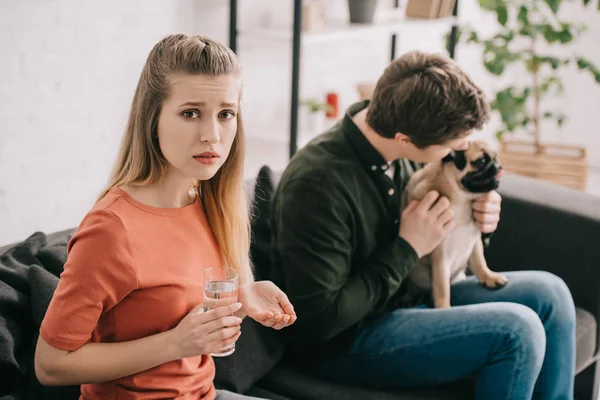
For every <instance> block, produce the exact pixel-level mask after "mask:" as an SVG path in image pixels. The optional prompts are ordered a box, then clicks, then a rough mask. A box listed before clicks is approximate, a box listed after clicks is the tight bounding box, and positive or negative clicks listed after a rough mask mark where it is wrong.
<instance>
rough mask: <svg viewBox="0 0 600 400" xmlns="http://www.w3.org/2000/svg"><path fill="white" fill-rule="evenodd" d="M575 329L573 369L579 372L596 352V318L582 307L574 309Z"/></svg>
mask: <svg viewBox="0 0 600 400" xmlns="http://www.w3.org/2000/svg"><path fill="white" fill-rule="evenodd" d="M575 318H576V331H575V343H576V347H577V353H576V361H575V371H576V373H580V372H581V371H583V370H584V369H585V368H586V367H587V366H588V365H589V364H590V362H591V360H592V358H593V357H594V355H595V354H596V332H597V321H596V318H594V316H593V315H592V314H591V313H590V312H589V311H586V310H584V309H582V308H579V307H577V308H576V309H575Z"/></svg>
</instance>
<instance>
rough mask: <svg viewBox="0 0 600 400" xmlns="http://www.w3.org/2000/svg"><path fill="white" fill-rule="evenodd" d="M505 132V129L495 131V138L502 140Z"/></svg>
mask: <svg viewBox="0 0 600 400" xmlns="http://www.w3.org/2000/svg"><path fill="white" fill-rule="evenodd" d="M505 133H506V131H502V130H500V131H497V132H496V139H498V140H499V141H500V140H502V137H503V136H504V134H505Z"/></svg>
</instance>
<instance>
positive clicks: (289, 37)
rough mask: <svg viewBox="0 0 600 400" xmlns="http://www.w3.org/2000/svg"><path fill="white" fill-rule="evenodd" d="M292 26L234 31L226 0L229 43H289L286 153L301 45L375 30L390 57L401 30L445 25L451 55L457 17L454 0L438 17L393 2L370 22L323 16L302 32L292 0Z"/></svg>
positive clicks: (294, 139)
mask: <svg viewBox="0 0 600 400" xmlns="http://www.w3.org/2000/svg"><path fill="white" fill-rule="evenodd" d="M293 3H294V9H293V23H292V26H291V27H290V26H283V27H278V26H267V27H261V28H256V29H254V28H251V29H245V30H242V31H238V28H237V0H230V24H229V32H230V47H231V48H232V49H234V51H235V50H236V48H237V39H238V36H239V38H241V40H242V41H243V42H244V47H253V46H254V45H258V46H263V45H264V44H265V42H269V41H274V42H286V43H290V44H291V45H292V85H291V86H292V88H291V110H290V135H289V150H290V151H289V155H290V157H291V156H292V155H293V154H294V153H295V152H296V150H297V144H298V139H299V138H298V133H299V132H298V109H299V80H300V53H301V48H303V47H305V46H309V45H311V44H315V43H323V42H331V41H335V40H351V39H352V38H360V37H364V36H365V35H367V34H368V35H369V36H371V35H372V34H379V35H380V36H381V37H385V36H387V37H390V38H391V41H390V42H391V51H390V54H391V57H390V58H391V59H394V58H395V57H396V47H397V46H396V40H397V37H398V36H399V35H400V34H402V32H403V31H405V32H406V31H411V32H414V31H418V30H423V31H427V30H428V29H441V28H444V29H447V30H448V31H449V32H450V42H449V49H450V56H451V57H453V56H454V48H455V45H456V38H457V32H458V24H459V22H460V21H459V19H458V18H457V14H458V13H457V11H458V3H459V0H456V2H455V6H454V10H453V12H452V15H453V16H451V17H446V18H438V19H418V18H407V17H406V16H405V12H406V10H405V8H403V7H398V5H399V0H395V6H394V7H391V8H387V7H386V8H385V9H383V10H381V9H380V10H379V12H376V15H375V19H374V21H373V23H372V24H351V23H350V22H349V21H348V19H345V20H335V19H333V18H331V17H328V18H327V25H326V27H325V28H323V30H321V31H317V32H302V29H301V24H302V0H294V1H293Z"/></svg>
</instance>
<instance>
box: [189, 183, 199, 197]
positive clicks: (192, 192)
mask: <svg viewBox="0 0 600 400" xmlns="http://www.w3.org/2000/svg"><path fill="white" fill-rule="evenodd" d="M188 195H189V196H190V198H192V199H195V198H196V196H197V195H198V190H197V189H196V186H194V185H192V186H190V188H189V189H188Z"/></svg>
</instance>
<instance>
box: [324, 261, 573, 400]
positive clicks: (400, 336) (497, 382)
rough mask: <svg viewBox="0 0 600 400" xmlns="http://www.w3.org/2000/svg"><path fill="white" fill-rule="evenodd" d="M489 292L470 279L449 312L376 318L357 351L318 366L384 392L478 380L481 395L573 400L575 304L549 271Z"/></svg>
mask: <svg viewBox="0 0 600 400" xmlns="http://www.w3.org/2000/svg"><path fill="white" fill-rule="evenodd" d="M506 276H507V277H508V280H509V282H508V284H507V285H506V286H505V287H504V288H502V289H498V290H490V289H487V288H485V287H483V286H482V285H480V284H479V283H478V281H477V280H476V278H474V277H468V278H467V279H466V280H464V281H461V282H458V283H456V284H454V285H452V287H451V304H452V307H451V308H449V309H437V310H436V309H432V308H428V307H427V306H419V307H414V308H406V309H398V310H395V311H393V312H391V313H388V314H386V315H384V316H382V317H380V318H377V319H373V320H369V321H368V322H367V323H366V324H365V326H364V328H363V329H362V330H361V331H360V332H359V334H358V337H357V339H356V340H355V342H354V343H353V345H352V346H351V348H350V349H349V350H348V351H347V352H346V353H344V354H342V355H340V356H336V357H335V358H333V359H330V360H328V361H326V362H324V363H322V364H320V365H319V366H317V368H315V369H314V371H313V372H314V373H315V374H316V375H317V376H320V377H322V378H325V379H329V380H334V381H338V382H342V383H351V384H355V385H359V386H364V387H372V388H379V389H402V388H423V387H431V386H435V385H441V384H446V383H450V382H454V381H458V380H461V379H464V378H470V377H474V378H475V379H476V384H475V394H476V396H475V398H476V399H482V400H483V399H485V400H496V399H498V400H509V399H531V398H532V396H533V398H536V399H553V400H558V399H572V398H573V381H574V374H575V307H574V305H573V299H572V297H571V293H570V292H569V289H568V288H567V286H566V285H565V283H564V282H563V281H562V280H561V279H560V278H558V277H556V276H555V275H552V274H550V273H547V272H537V271H522V272H509V273H506Z"/></svg>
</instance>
